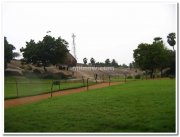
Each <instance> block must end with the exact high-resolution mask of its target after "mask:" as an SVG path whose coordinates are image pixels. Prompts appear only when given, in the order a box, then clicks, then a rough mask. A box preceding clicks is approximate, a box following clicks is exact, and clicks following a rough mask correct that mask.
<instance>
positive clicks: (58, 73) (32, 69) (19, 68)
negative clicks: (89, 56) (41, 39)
mask: <svg viewBox="0 0 180 137" xmlns="http://www.w3.org/2000/svg"><path fill="white" fill-rule="evenodd" d="M46 69H47V71H46V72H45V71H44V69H43V67H37V66H34V65H32V64H21V62H20V60H12V61H11V63H9V64H8V66H7V69H6V70H5V74H7V75H16V76H43V77H51V76H52V77H64V78H67V77H69V78H82V76H83V77H84V78H94V75H95V74H97V75H98V78H100V77H102V76H104V77H107V76H108V75H111V76H112V75H113V76H120V77H124V75H125V74H126V75H127V76H135V75H137V74H141V73H142V72H141V71H139V70H135V69H129V68H114V70H71V69H68V70H62V69H59V68H58V67H56V66H53V65H51V66H49V67H46Z"/></svg>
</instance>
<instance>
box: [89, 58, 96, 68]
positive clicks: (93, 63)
mask: <svg viewBox="0 0 180 137" xmlns="http://www.w3.org/2000/svg"><path fill="white" fill-rule="evenodd" d="M90 62H91V65H93V66H94V65H95V59H94V58H91V59H90Z"/></svg>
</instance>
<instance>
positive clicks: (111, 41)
mask: <svg viewBox="0 0 180 137" xmlns="http://www.w3.org/2000/svg"><path fill="white" fill-rule="evenodd" d="M176 6H177V5H176V3H173V2H171V3H170V2H169V3H167V2H166V3H165V2H164V3H163V2H148V3H145V2H144V3H143V2H78V1H77V2H65V1H64V2H4V3H3V7H2V16H3V17H2V19H3V21H2V28H3V35H4V36H6V37H7V40H8V42H9V43H10V44H13V45H14V46H15V47H16V51H17V52H20V51H19V49H20V48H21V47H25V45H26V41H30V39H33V40H35V41H36V42H38V41H39V40H42V39H43V37H44V36H45V35H47V33H46V32H47V31H51V33H48V34H49V35H51V36H53V37H56V38H57V37H59V36H61V38H63V39H65V40H66V41H67V42H68V43H69V47H68V49H69V50H70V52H71V53H73V52H72V49H73V47H72V33H74V34H75V35H76V37H75V44H76V55H77V60H78V62H79V63H82V62H83V58H84V57H86V58H87V59H88V62H89V61H90V58H91V57H93V58H94V59H95V60H96V62H104V61H105V60H106V59H107V58H109V59H110V60H112V59H115V60H116V61H117V62H118V63H119V64H123V63H125V64H127V65H128V64H129V63H131V62H132V61H133V50H134V49H136V48H137V46H138V45H139V44H140V43H152V42H153V38H154V37H162V38H163V40H164V43H165V45H166V46H167V47H168V48H171V47H170V46H169V45H168V43H167V42H166V41H167V35H168V34H169V33H171V32H175V33H176V31H177V13H176V12H177V8H176ZM175 48H176V46H175ZM171 49H172V48H171Z"/></svg>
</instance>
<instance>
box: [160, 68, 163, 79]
mask: <svg viewBox="0 0 180 137" xmlns="http://www.w3.org/2000/svg"><path fill="white" fill-rule="evenodd" d="M160 71H161V78H162V71H163V69H161V70H160Z"/></svg>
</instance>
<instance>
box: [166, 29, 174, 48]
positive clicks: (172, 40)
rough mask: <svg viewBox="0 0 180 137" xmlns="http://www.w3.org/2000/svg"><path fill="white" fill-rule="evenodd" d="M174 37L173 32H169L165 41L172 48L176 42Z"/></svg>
mask: <svg viewBox="0 0 180 137" xmlns="http://www.w3.org/2000/svg"><path fill="white" fill-rule="evenodd" d="M175 38H176V34H175V33H169V35H168V36H167V42H168V43H169V45H170V46H172V47H173V50H174V45H175V44H176V41H175Z"/></svg>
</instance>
